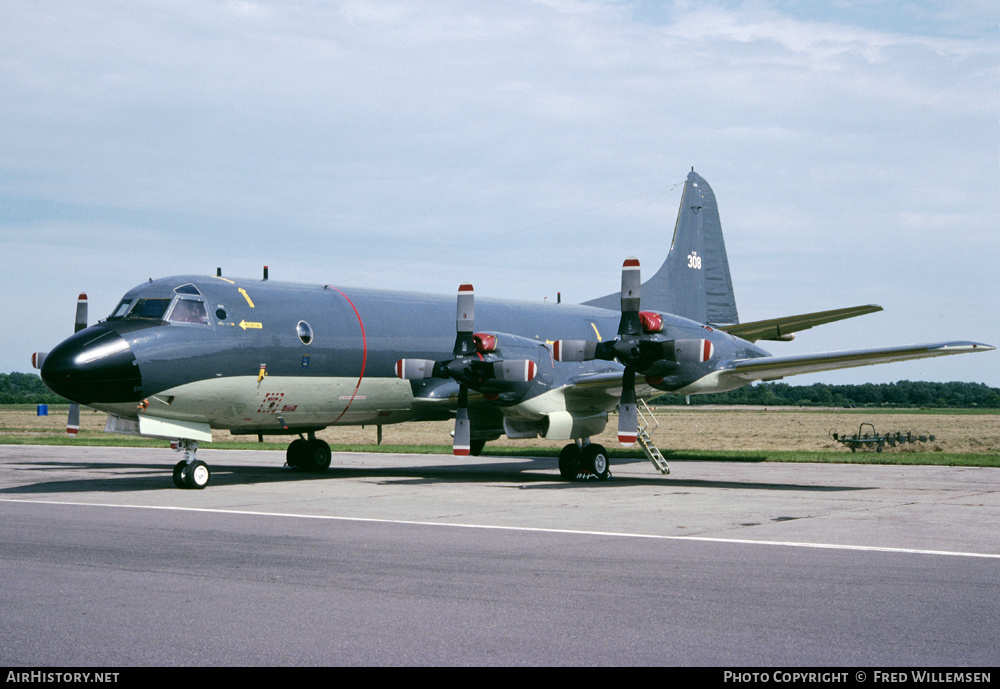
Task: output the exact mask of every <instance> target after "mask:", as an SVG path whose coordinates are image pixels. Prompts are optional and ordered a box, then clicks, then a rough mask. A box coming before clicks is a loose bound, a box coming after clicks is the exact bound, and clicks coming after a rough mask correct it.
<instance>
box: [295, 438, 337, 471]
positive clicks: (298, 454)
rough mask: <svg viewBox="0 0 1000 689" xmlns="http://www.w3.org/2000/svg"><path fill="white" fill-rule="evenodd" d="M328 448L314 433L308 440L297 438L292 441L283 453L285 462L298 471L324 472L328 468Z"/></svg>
mask: <svg viewBox="0 0 1000 689" xmlns="http://www.w3.org/2000/svg"><path fill="white" fill-rule="evenodd" d="M330 457H331V453H330V446H329V445H327V444H326V442H324V441H322V440H319V439H318V438H317V437H316V435H315V434H314V433H309V439H308V440H307V439H306V438H302V437H299V438H297V439H295V440H293V441H292V443H291V444H290V445H289V446H288V450H287V451H286V452H285V462H286V463H287V464H288V466H289V467H291V468H293V469H299V470H300V471H316V472H318V471H326V470H327V469H329V468H330Z"/></svg>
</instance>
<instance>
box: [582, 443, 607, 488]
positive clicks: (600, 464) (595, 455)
mask: <svg viewBox="0 0 1000 689" xmlns="http://www.w3.org/2000/svg"><path fill="white" fill-rule="evenodd" d="M580 464H581V465H582V467H583V470H584V471H586V472H587V473H590V474H593V475H594V476H596V477H597V478H599V479H601V480H602V481H606V480H608V477H609V476H611V470H610V467H611V463H610V462H609V461H608V451H607V450H606V449H605V448H604V446H603V445H598V444H596V443H591V444H590V445H587V446H586V447H585V448H583V451H582V452H580Z"/></svg>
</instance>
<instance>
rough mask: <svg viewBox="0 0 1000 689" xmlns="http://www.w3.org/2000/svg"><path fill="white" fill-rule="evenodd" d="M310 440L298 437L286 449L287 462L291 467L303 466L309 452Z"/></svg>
mask: <svg viewBox="0 0 1000 689" xmlns="http://www.w3.org/2000/svg"><path fill="white" fill-rule="evenodd" d="M308 446H309V442H308V441H306V440H303V439H302V438H296V439H295V440H293V441H292V442H291V443H290V444H289V445H288V449H287V450H285V463H286V464H288V466H290V467H301V466H302V463H303V460H304V459H305V457H306V455H307V454H308Z"/></svg>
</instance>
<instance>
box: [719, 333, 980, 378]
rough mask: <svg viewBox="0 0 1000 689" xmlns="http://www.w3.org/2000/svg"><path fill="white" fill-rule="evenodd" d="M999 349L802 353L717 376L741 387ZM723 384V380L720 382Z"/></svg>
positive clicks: (967, 346)
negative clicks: (897, 362) (783, 379)
mask: <svg viewBox="0 0 1000 689" xmlns="http://www.w3.org/2000/svg"><path fill="white" fill-rule="evenodd" d="M994 349H996V348H995V347H991V346H990V345H987V344H980V343H978V342H940V343H937V344H913V345H900V346H896V347H877V348H874V349H856V350H848V351H841V352H825V353H821V354H800V355H795V356H773V357H762V358H759V359H740V360H737V361H732V362H730V363H729V364H727V365H726V366H725V367H724V368H723V369H722V370H720V371H718V372H717V373H718V375H719V376H720V377H721V378H723V379H725V380H728V381H730V382H735V383H736V385H735V386H733V387H738V386H739V385H743V384H746V383H749V382H752V381H755V380H774V379H777V378H782V377H784V376H794V375H798V374H801V373H816V372H817V371H833V370H836V369H840V368H851V367H854V366H868V365H870V364H884V363H888V362H890V361H907V360H910V359H925V358H928V357H935V356H948V355H950V354H966V353H969V352H989V351H993V350H994ZM720 382H721V381H720Z"/></svg>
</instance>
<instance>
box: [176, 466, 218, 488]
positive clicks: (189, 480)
mask: <svg viewBox="0 0 1000 689" xmlns="http://www.w3.org/2000/svg"><path fill="white" fill-rule="evenodd" d="M181 473H182V474H183V476H184V483H185V484H186V485H187V487H188V488H195V489H197V490H201V489H202V488H204V487H205V486H207V485H208V481H209V479H210V478H211V477H212V472H210V471H209V470H208V465H207V464H205V463H204V462H203V461H201V460H200V459H196V460H194V461H193V462H191V463H190V464H188V465H187V468H186V469H184V470H183V471H182V472H181Z"/></svg>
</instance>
